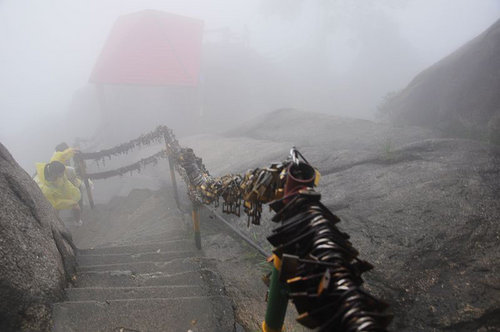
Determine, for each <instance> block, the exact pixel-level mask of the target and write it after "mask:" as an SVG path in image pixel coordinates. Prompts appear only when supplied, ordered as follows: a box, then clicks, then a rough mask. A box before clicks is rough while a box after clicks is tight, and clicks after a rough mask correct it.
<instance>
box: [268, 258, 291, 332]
mask: <svg viewBox="0 0 500 332" xmlns="http://www.w3.org/2000/svg"><path fill="white" fill-rule="evenodd" d="M272 259H273V271H272V273H271V280H270V284H269V293H268V296H267V309H266V318H265V320H264V321H263V322H262V331H263V332H281V331H283V322H284V321H285V315H286V307H287V306H288V287H287V285H286V284H284V283H283V282H282V281H280V271H281V259H280V258H279V257H278V256H276V255H274V254H273V258H272Z"/></svg>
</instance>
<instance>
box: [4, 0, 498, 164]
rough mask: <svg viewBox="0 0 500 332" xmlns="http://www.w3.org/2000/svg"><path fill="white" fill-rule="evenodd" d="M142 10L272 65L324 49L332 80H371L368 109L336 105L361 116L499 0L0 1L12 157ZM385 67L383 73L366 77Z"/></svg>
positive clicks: (487, 21)
mask: <svg viewBox="0 0 500 332" xmlns="http://www.w3.org/2000/svg"><path fill="white" fill-rule="evenodd" d="M142 9H158V10H163V11H168V12H172V13H176V14H180V15H185V16H190V17H195V18H200V19H203V20H204V21H205V30H206V31H205V38H206V40H210V38H213V37H214V35H215V36H216V35H217V33H218V32H217V31H220V29H221V28H229V29H230V31H231V33H232V34H233V35H234V36H236V37H237V38H241V39H242V40H245V42H247V43H248V44H249V46H250V47H251V48H253V49H255V50H256V51H257V52H258V53H260V54H262V55H263V56H265V57H266V58H268V59H270V61H275V62H276V63H286V62H287V61H288V60H290V61H292V59H293V56H294V55H295V54H297V53H300V52H303V51H304V50H305V49H308V48H310V49H311V50H312V51H311V52H312V54H315V52H316V51H317V53H318V54H319V53H323V54H326V55H327V59H328V60H327V61H326V62H325V66H326V67H327V68H326V69H325V70H328V71H331V72H333V73H336V74H337V75H339V76H338V77H340V79H339V81H340V82H345V84H346V85H349V84H352V85H355V86H356V89H358V90H359V89H360V87H362V89H361V90H363V89H366V90H370V87H371V86H374V85H378V87H377V88H378V90H373V91H372V92H367V94H366V96H367V98H368V100H369V105H372V104H373V105H372V107H364V106H363V107H362V108H364V109H363V110H359V111H358V112H357V113H353V112H352V111H350V110H349V111H342V110H339V113H340V114H342V115H352V116H355V117H367V118H370V117H371V115H372V113H373V110H374V109H375V106H376V105H375V104H376V101H377V99H379V98H380V97H381V94H382V91H386V90H387V91H386V92H388V91H391V90H394V89H398V88H402V87H404V85H405V84H407V83H408V81H409V80H410V79H411V78H412V77H413V76H414V75H415V74H416V73H418V72H419V71H420V70H422V69H424V68H425V67H427V66H429V65H431V64H432V63H434V62H436V61H437V60H439V59H440V58H442V57H443V56H445V55H447V54H449V53H450V52H452V51H453V50H455V49H456V48H457V47H459V46H460V45H462V44H463V43H465V42H466V41H468V40H470V39H471V38H473V37H474V36H476V35H477V34H479V33H480V32H482V31H483V30H484V29H486V28H487V27H488V26H489V25H491V24H492V23H493V22H494V21H495V20H497V19H498V18H499V17H500V0H401V1H400V0H383V1H361V0H358V1H353V0H342V1H333V0H332V1H325V0H318V1H312V0H310V1H307V0H303V1H301V0H267V1H258V0H253V1H252V0H247V1H242V0H225V1H222V0H213V1H190V0H178V1H167V0H156V1H153V0H149V1H147V0H142V1H131V0H95V1H94V0H93V1H90V0H85V1H67V0H59V1H57V0H52V1H49V0H45V1H43V0H32V1H25V0H0V45H1V47H2V49H1V52H0V141H1V142H2V143H4V144H6V145H7V147H8V148H9V149H11V152H12V153H13V154H14V156H15V157H16V154H18V153H20V152H19V150H20V149H24V147H23V146H20V144H18V142H19V137H25V136H27V133H28V132H29V131H30V130H32V129H33V128H37V130H40V129H43V128H47V129H48V130H49V128H50V121H51V119H53V118H54V117H57V116H60V115H61V114H64V113H65V112H67V110H68V107H69V105H70V103H71V100H72V97H73V95H74V93H75V92H76V91H77V90H78V89H81V88H82V87H84V86H85V85H86V84H87V82H88V78H89V74H90V72H91V70H92V67H93V65H94V62H95V60H96V57H97V56H98V55H99V52H100V50H101V48H102V46H103V43H104V42H105V40H106V38H107V35H108V32H109V31H110V29H111V26H112V25H113V23H114V21H115V20H116V18H117V17H118V16H120V15H123V14H127V13H131V12H134V11H138V10H142ZM316 48H317V50H316ZM311 62H314V61H311ZM395 63H396V65H394V64H395ZM290 64H291V65H290V68H293V64H292V62H290ZM311 65H312V64H311ZM398 66H399V67H398ZM401 68H404V69H403V70H402V69H401ZM301 70H302V71H304V72H307V71H308V63H307V62H305V63H302V68H301ZM385 72H387V73H388V75H387V80H386V81H383V82H382V83H381V82H378V83H375V82H374V81H371V80H370V78H371V77H373V76H375V75H379V74H380V73H385ZM351 80H352V81H351ZM359 82H364V84H365V85H360V83H359ZM360 93H364V92H363V91H361V92H360ZM355 98H359V96H350V95H348V96H345V99H355ZM286 106H290V105H286ZM346 110H347V108H346ZM263 111H267V110H263ZM333 112H335V111H332V113H333ZM349 112H351V113H352V114H351V113H349ZM23 144H24V143H23ZM26 160H27V159H26Z"/></svg>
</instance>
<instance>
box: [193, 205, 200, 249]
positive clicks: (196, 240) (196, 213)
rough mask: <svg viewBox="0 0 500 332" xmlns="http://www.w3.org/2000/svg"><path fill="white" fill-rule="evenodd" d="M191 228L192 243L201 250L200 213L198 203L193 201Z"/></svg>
mask: <svg viewBox="0 0 500 332" xmlns="http://www.w3.org/2000/svg"><path fill="white" fill-rule="evenodd" d="M192 206H193V212H192V217H193V229H194V243H195V245H196V248H197V249H198V250H201V234H200V213H199V206H198V203H195V202H193V203H192Z"/></svg>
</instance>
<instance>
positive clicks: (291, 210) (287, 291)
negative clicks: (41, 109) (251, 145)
mask: <svg viewBox="0 0 500 332" xmlns="http://www.w3.org/2000/svg"><path fill="white" fill-rule="evenodd" d="M162 139H163V140H164V141H165V144H166V151H160V152H158V153H157V154H155V155H153V156H151V157H149V158H145V159H142V160H140V161H138V162H137V163H134V164H132V165H129V166H126V167H122V168H119V169H117V170H113V171H107V172H101V173H93V174H85V173H84V172H83V174H82V175H83V177H84V180H88V179H101V178H106V177H110V176H115V175H122V174H124V173H126V172H131V171H138V170H140V169H141V168H142V167H143V166H145V165H147V164H149V163H154V162H157V160H158V158H164V157H166V156H168V158H169V164H170V169H171V178H172V182H173V184H174V190H175V197H176V201H177V203H178V196H177V188H176V185H175V174H174V172H173V169H174V167H175V169H176V170H177V172H178V173H179V174H180V175H181V177H182V178H183V179H184V181H185V183H186V185H187V187H188V196H189V198H190V200H191V202H192V206H193V212H192V216H193V224H194V230H195V243H196V245H197V247H198V248H201V236H200V229H199V214H198V209H199V207H200V206H201V205H202V204H205V205H208V204H213V205H214V206H215V207H217V206H219V204H220V201H221V200H222V211H223V212H225V213H230V214H235V215H237V216H240V215H241V207H243V212H244V213H245V214H246V215H247V216H248V224H250V223H252V224H256V225H259V224H260V221H261V213H262V205H263V204H269V205H270V207H271V209H272V210H273V211H274V212H276V214H275V215H274V217H273V218H272V221H273V222H276V223H278V224H279V226H278V227H277V228H275V229H274V230H273V231H272V234H271V235H270V236H269V237H268V241H269V242H270V243H271V244H272V245H273V246H274V248H275V249H274V250H273V256H272V257H271V258H270V259H269V261H270V262H272V263H273V271H272V274H271V279H270V288H269V293H268V309H267V312H266V317H265V320H264V322H263V324H262V329H263V331H265V332H270V331H273V332H274V331H282V326H283V321H284V317H285V313H286V307H287V303H288V300H289V299H291V300H292V302H293V303H294V304H295V307H296V308H297V311H298V312H299V314H300V316H299V317H298V319H297V321H298V322H299V323H301V324H302V325H304V326H306V327H308V328H319V331H339V332H347V331H349V332H355V331H356V332H365V331H366V332H368V331H370V332H379V331H386V327H387V326H388V324H389V322H390V320H391V316H390V315H388V314H385V313H384V311H385V310H386V308H387V305H386V304H385V303H384V302H382V301H380V300H378V299H376V298H374V297H373V296H371V295H370V294H368V293H367V292H366V291H365V290H363V289H362V284H363V280H362V278H361V274H362V273H363V272H365V271H368V270H370V269H372V265H371V264H369V263H367V262H366V261H363V260H360V259H359V258H358V252H357V251H356V250H355V249H354V248H353V246H352V244H351V243H350V242H349V236H348V235H347V234H346V233H344V232H341V231H340V230H339V229H338V228H337V226H336V225H337V223H339V222H340V219H339V218H338V217H337V216H335V215H334V214H333V213H331V212H330V211H329V210H328V208H326V207H325V206H324V205H323V204H322V203H321V195H320V194H319V193H318V192H316V191H315V190H314V188H313V187H314V186H315V185H316V184H317V181H318V180H319V173H318V172H317V170H316V169H314V168H313V167H312V166H311V165H310V164H309V163H308V162H307V160H306V159H305V158H304V157H303V156H302V155H301V154H300V152H298V151H297V150H296V149H295V148H292V150H291V151H290V157H289V158H287V159H286V160H284V161H283V162H281V163H275V164H271V165H269V166H268V167H265V168H256V169H253V170H250V171H248V172H247V173H245V174H244V175H239V174H227V175H224V176H221V177H213V176H211V175H210V174H209V172H208V170H207V169H206V167H205V166H204V164H203V162H202V159H201V158H199V157H197V156H196V155H195V153H194V151H193V150H192V149H189V148H183V147H181V146H180V145H179V142H178V141H177V139H176V138H175V136H174V134H173V132H172V130H170V129H169V128H167V127H166V126H160V127H158V128H157V129H156V130H154V131H153V132H151V133H148V134H146V135H143V136H141V137H139V138H137V139H135V140H132V141H130V142H128V143H124V144H121V145H119V146H117V147H115V148H111V149H107V150H102V151H99V152H93V153H80V154H79V155H78V158H79V160H80V163H83V165H82V168H83V169H84V160H88V159H93V160H96V161H104V159H105V158H110V157H112V156H114V155H119V154H124V153H127V152H129V151H130V150H132V149H135V148H136V147H139V146H143V145H147V144H151V143H153V142H159V141H161V140H162ZM300 159H301V160H300Z"/></svg>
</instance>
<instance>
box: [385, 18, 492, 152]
mask: <svg viewBox="0 0 500 332" xmlns="http://www.w3.org/2000/svg"><path fill="white" fill-rule="evenodd" d="M499 54H500V20H498V21H497V22H496V23H494V24H493V25H492V26H491V27H489V28H488V29H487V30H486V31H484V32H483V33H482V34H480V35H479V36H477V37H476V38H474V39H472V40H471V41H469V42H468V43H467V44H465V45H464V46H462V47H461V48H459V49H458V50H456V51H455V52H453V53H452V54H450V55H449V56H447V57H445V58H444V59H442V60H441V61H439V62H437V63H436V64H434V65H432V66H431V67H429V68H427V69H426V70H424V71H423V72H421V73H420V74H419V75H417V76H416V77H415V78H414V79H413V80H412V81H411V82H410V84H409V85H408V86H407V87H406V88H404V89H403V90H401V91H400V92H399V93H396V94H395V95H394V96H393V97H392V98H391V97H389V98H388V99H387V101H386V103H385V105H383V106H382V107H381V110H382V112H384V113H387V114H388V115H389V116H390V118H392V120H394V121H395V122H396V123H401V124H411V125H418V126H425V127H431V128H436V129H440V130H443V131H444V132H446V133H448V134H452V135H455V136H459V137H474V138H483V139H486V138H488V139H490V141H492V142H495V143H496V144H500V140H499V139H498V137H497V136H498V133H497V132H496V131H495V129H498V122H499V121H498V118H499V116H500V93H498V91H500V56H499Z"/></svg>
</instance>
